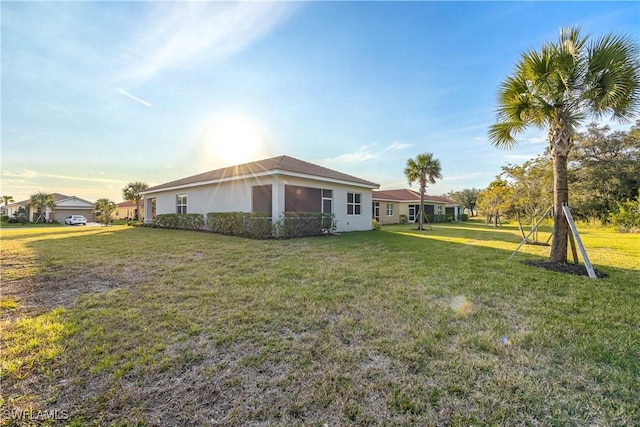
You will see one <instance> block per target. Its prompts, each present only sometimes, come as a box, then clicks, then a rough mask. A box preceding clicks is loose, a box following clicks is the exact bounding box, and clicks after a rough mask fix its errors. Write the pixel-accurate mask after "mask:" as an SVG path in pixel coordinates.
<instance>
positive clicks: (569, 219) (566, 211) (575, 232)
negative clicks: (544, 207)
mask: <svg viewBox="0 0 640 427" xmlns="http://www.w3.org/2000/svg"><path fill="white" fill-rule="evenodd" d="M562 212H564V216H565V218H567V222H568V223H569V228H570V229H571V232H572V233H573V237H574V238H575V239H576V243H577V244H578V247H579V248H580V253H581V254H582V259H583V260H584V266H585V267H587V273H589V277H591V278H592V279H596V278H597V276H596V272H595V271H594V270H593V266H592V265H591V262H589V257H588V256H587V251H586V250H585V249H584V245H583V244H582V240H580V234H578V229H577V228H576V224H575V223H574V222H573V217H572V216H571V212H570V211H569V206H566V205H565V206H563V207H562Z"/></svg>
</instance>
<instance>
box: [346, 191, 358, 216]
mask: <svg viewBox="0 0 640 427" xmlns="http://www.w3.org/2000/svg"><path fill="white" fill-rule="evenodd" d="M349 211H351V212H349ZM347 215H349V216H358V215H362V193H354V192H351V191H349V192H347Z"/></svg>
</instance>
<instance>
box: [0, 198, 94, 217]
mask: <svg viewBox="0 0 640 427" xmlns="http://www.w3.org/2000/svg"><path fill="white" fill-rule="evenodd" d="M53 200H54V201H55V204H56V206H55V208H53V210H52V209H50V208H46V210H45V213H44V217H45V220H46V221H47V222H59V223H64V219H65V218H66V217H68V216H69V215H83V216H84V217H85V218H87V221H95V220H96V216H95V210H94V206H93V203H91V202H90V201H88V200H85V199H81V198H80V197H76V196H65V195H64V194H60V193H53ZM20 207H24V208H25V209H27V212H29V221H35V220H36V219H37V218H38V217H39V216H40V214H41V212H39V211H37V207H35V206H31V201H30V200H23V201H20V202H15V203H11V204H9V205H7V213H6V215H9V216H13V214H14V213H15V212H16V211H17V210H18V209H19V208H20Z"/></svg>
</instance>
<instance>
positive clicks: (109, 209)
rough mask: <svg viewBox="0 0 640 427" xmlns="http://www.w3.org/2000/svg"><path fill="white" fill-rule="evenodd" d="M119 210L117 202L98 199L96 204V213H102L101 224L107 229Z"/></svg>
mask: <svg viewBox="0 0 640 427" xmlns="http://www.w3.org/2000/svg"><path fill="white" fill-rule="evenodd" d="M117 208H118V205H116V203H115V202H113V201H111V200H109V199H98V200H97V201H96V203H95V209H96V212H100V224H102V225H104V226H105V227H106V226H108V225H110V224H111V222H112V221H113V218H112V215H113V213H114V212H115V210H116V209H117Z"/></svg>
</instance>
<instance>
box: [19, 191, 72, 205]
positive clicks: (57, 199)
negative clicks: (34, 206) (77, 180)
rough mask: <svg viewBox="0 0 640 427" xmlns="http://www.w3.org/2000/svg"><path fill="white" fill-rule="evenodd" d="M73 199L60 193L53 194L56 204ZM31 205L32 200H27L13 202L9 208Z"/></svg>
mask: <svg viewBox="0 0 640 427" xmlns="http://www.w3.org/2000/svg"><path fill="white" fill-rule="evenodd" d="M70 198H71V197H69V196H65V195H64V194H60V193H53V201H54V202H59V201H60V200H65V199H70ZM29 204H31V199H27V200H21V201H19V202H13V203H9V204H8V205H7V206H26V205H29Z"/></svg>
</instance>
